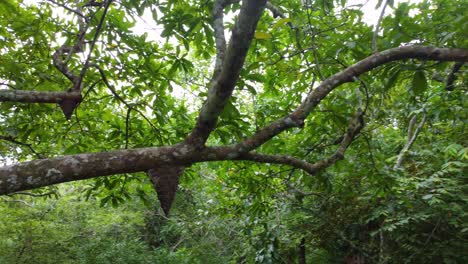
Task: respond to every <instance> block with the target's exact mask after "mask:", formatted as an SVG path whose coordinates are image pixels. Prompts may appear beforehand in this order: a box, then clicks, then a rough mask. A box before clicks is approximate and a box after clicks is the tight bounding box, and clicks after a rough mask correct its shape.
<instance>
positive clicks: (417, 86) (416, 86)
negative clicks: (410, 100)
mask: <svg viewBox="0 0 468 264" xmlns="http://www.w3.org/2000/svg"><path fill="white" fill-rule="evenodd" d="M426 89H427V80H426V76H425V75H424V72H423V71H417V72H415V73H414V75H413V81H412V82H411V91H412V92H413V95H416V96H419V95H421V94H423V93H424V92H425V91H426Z"/></svg>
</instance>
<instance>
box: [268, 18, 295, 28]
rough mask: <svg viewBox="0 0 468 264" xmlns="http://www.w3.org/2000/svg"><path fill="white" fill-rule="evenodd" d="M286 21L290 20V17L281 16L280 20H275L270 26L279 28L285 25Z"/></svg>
mask: <svg viewBox="0 0 468 264" xmlns="http://www.w3.org/2000/svg"><path fill="white" fill-rule="evenodd" d="M288 22H291V19H290V18H281V19H280V20H278V21H276V23H275V24H273V26H272V27H271V28H272V29H276V28H279V27H281V26H283V25H285V24H286V23H288Z"/></svg>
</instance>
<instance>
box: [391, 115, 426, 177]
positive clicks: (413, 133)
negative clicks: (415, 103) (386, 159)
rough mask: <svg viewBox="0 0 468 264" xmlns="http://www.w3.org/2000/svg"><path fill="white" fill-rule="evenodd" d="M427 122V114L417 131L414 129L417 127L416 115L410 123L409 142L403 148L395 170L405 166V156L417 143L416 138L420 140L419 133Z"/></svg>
mask: <svg viewBox="0 0 468 264" xmlns="http://www.w3.org/2000/svg"><path fill="white" fill-rule="evenodd" d="M425 122H426V114H424V115H423V118H422V119H421V122H420V123H419V125H418V127H416V129H415V128H414V126H415V125H416V115H414V116H413V117H412V118H411V120H410V121H409V124H408V140H407V141H406V144H405V146H404V147H403V149H402V150H401V151H400V154H398V158H397V162H396V163H395V166H394V167H393V168H394V169H398V168H400V167H401V165H402V164H403V161H404V159H405V155H406V154H407V152H408V150H410V148H411V146H413V143H414V142H415V141H416V138H418V135H419V132H421V129H422V128H423V126H424V123H425Z"/></svg>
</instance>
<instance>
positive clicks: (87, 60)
mask: <svg viewBox="0 0 468 264" xmlns="http://www.w3.org/2000/svg"><path fill="white" fill-rule="evenodd" d="M112 1H113V0H108V1H107V2H106V5H105V7H104V11H103V13H102V16H101V19H100V20H99V24H98V25H97V27H96V32H95V33H94V37H93V40H92V42H91V46H90V48H89V52H88V56H87V57H86V61H85V64H84V65H83V68H82V69H81V72H80V76H79V78H78V81H77V83H76V84H75V87H74V89H76V90H78V89H79V90H80V91H81V83H82V82H83V78H84V75H85V74H86V71H87V70H88V68H89V61H90V59H91V54H92V53H93V50H94V46H95V45H96V41H97V39H98V37H99V33H100V32H101V29H102V25H103V24H104V19H105V17H106V14H107V11H108V10H109V7H110V5H111V3H112Z"/></svg>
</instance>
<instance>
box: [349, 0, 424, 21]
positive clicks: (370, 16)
mask: <svg viewBox="0 0 468 264" xmlns="http://www.w3.org/2000/svg"><path fill="white" fill-rule="evenodd" d="M385 1H386V0H382V4H381V5H380V7H379V8H378V9H376V8H375V7H376V6H377V3H378V2H379V0H348V3H347V6H357V5H362V7H361V8H359V9H361V11H362V12H363V13H364V15H363V17H362V20H363V21H364V22H366V23H367V24H369V25H375V24H376V23H377V20H378V19H379V16H380V13H381V12H382V8H383V5H384V2H385ZM422 1H423V0H394V3H393V7H397V6H398V4H399V3H404V2H407V3H411V4H417V3H421V2H422ZM391 13H393V9H392V8H391V7H390V6H387V8H386V9H385V15H389V14H391Z"/></svg>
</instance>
